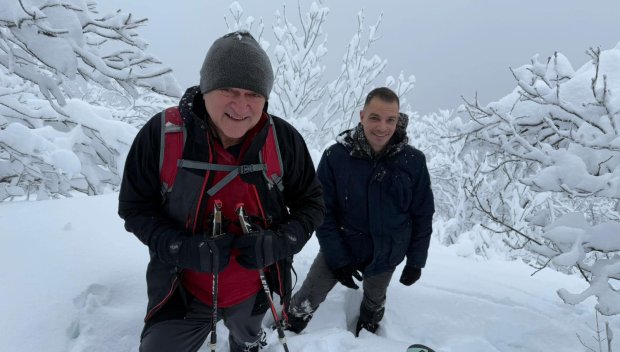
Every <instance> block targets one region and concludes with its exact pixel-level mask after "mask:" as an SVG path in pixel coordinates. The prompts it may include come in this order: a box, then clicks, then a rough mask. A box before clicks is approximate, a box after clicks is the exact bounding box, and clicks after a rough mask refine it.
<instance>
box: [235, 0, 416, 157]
mask: <svg viewBox="0 0 620 352" xmlns="http://www.w3.org/2000/svg"><path fill="white" fill-rule="evenodd" d="M297 11H298V16H297V17H298V18H299V22H298V23H297V22H294V21H293V20H291V19H290V18H289V17H288V16H287V12H286V6H283V9H282V12H280V11H278V12H276V19H275V22H274V25H273V33H274V37H275V41H276V44H275V45H271V44H270V43H269V42H267V41H266V40H264V37H265V36H264V25H263V23H262V21H261V22H260V24H259V26H258V28H257V29H256V30H254V29H253V24H254V22H255V20H254V18H253V17H251V16H249V17H247V18H246V19H244V16H243V9H242V8H241V6H240V5H239V3H238V2H233V3H232V4H231V6H230V8H229V12H230V16H231V18H230V20H226V23H227V25H228V29H229V30H238V29H243V30H248V31H250V32H252V33H253V35H254V37H255V38H257V40H259V42H260V43H261V46H262V47H263V48H264V49H265V50H266V51H267V53H268V54H269V55H270V57H271V61H272V64H273V65H274V73H275V76H276V77H275V82H274V88H273V91H272V93H271V96H270V98H269V104H270V107H269V109H270V111H273V112H274V113H275V114H279V115H280V116H282V117H284V118H285V119H288V120H289V122H291V123H292V124H293V125H295V126H296V127H297V128H298V129H299V130H300V131H301V132H302V134H303V135H304V136H305V137H306V139H307V140H308V141H311V143H312V144H313V145H312V146H313V147H316V149H319V150H320V149H322V147H323V146H324V145H325V144H326V143H328V142H330V141H331V140H333V139H334V137H335V136H336V135H337V134H338V133H339V132H341V131H343V130H344V129H347V128H351V127H353V126H355V124H356V123H357V116H358V115H357V112H358V111H359V110H360V109H361V107H362V105H363V103H364V98H365V97H366V94H367V93H368V92H369V91H370V90H371V89H372V85H373V84H375V82H376V80H377V79H378V77H379V75H380V74H381V73H383V71H384V70H385V67H386V65H387V60H385V59H381V58H380V57H379V56H377V55H373V56H370V54H369V51H370V48H371V47H372V45H373V44H374V43H375V42H376V41H377V40H379V36H378V33H377V31H378V27H379V24H380V23H381V21H382V18H383V16H382V15H381V16H380V17H379V19H378V20H377V22H376V23H375V24H374V25H372V26H369V27H368V33H367V35H366V36H365V35H364V31H365V25H364V13H363V11H360V12H359V13H358V14H357V29H356V32H355V33H354V34H353V37H352V38H351V40H350V41H349V42H348V44H347V45H346V47H345V52H344V55H343V58H342V61H341V62H342V64H341V66H340V72H339V73H338V75H337V77H335V78H334V79H331V80H330V79H329V78H326V77H325V66H324V65H323V62H322V61H323V59H324V58H325V57H326V55H327V52H328V49H327V38H326V36H325V34H324V32H323V26H324V25H325V23H326V21H327V16H328V14H329V8H328V7H326V6H323V5H322V4H321V2H319V3H317V2H312V3H311V4H310V6H309V8H308V9H307V10H305V11H304V10H303V9H302V8H301V5H298V9H297ZM259 38H260V39H259ZM369 56H370V57H369ZM385 82H386V83H385V85H387V86H388V87H391V88H393V89H394V90H395V91H396V92H397V93H398V94H399V95H400V96H401V102H402V103H403V104H402V106H404V103H405V102H406V96H407V95H408V94H410V92H411V91H412V89H413V83H414V82H415V77H414V76H405V75H404V74H403V73H401V74H400V75H399V76H398V77H396V78H394V77H392V76H388V77H387V78H386V79H385Z"/></svg>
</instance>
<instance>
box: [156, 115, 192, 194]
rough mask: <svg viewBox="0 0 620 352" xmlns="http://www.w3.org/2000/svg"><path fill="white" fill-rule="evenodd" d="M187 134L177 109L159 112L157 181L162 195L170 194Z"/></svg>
mask: <svg viewBox="0 0 620 352" xmlns="http://www.w3.org/2000/svg"><path fill="white" fill-rule="evenodd" d="M186 136H187V133H186V130H185V125H184V124H183V118H182V117H181V113H180V112H179V109H178V107H172V108H168V109H166V110H163V111H162V112H161V137H160V138H161V139H160V140H161V143H160V148H159V179H160V180H161V184H162V194H166V193H167V192H170V190H171V189H172V186H173V185H174V180H175V178H176V175H177V169H178V160H180V159H182V158H183V148H184V146H185V139H186Z"/></svg>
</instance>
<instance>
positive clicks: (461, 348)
mask: <svg viewBox="0 0 620 352" xmlns="http://www.w3.org/2000/svg"><path fill="white" fill-rule="evenodd" d="M116 201H117V194H109V195H104V196H97V197H84V198H75V199H64V200H51V201H41V202H14V203H7V202H5V203H0V264H1V265H0V268H1V269H0V282H1V283H2V287H3V290H2V293H1V295H2V296H1V298H2V299H0V312H1V315H0V317H1V318H0V331H1V333H0V351H3V352H24V351H46V352H57V351H58V352H59V351H71V352H77V351H89V352H109V351H119V352H122V351H137V349H138V339H139V333H140V330H141V328H142V318H143V315H144V310H145V305H146V284H145V279H144V276H145V275H144V273H145V267H146V264H147V261H148V253H147V250H146V248H145V247H144V246H143V245H142V244H141V243H140V242H139V241H138V240H137V239H135V238H134V237H133V235H131V234H129V233H127V232H125V230H124V229H123V226H122V222H121V220H120V219H119V218H118V217H117V215H116ZM317 250H318V244H317V242H316V240H315V239H314V238H313V239H312V240H311V242H310V243H309V244H308V245H307V246H306V247H305V248H304V250H303V251H302V253H300V255H298V256H297V257H296V269H297V272H298V274H299V280H300V282H301V280H303V278H304V277H305V275H306V273H307V270H308V268H309V266H310V263H311V262H312V259H313V258H314V255H315V253H316V251H317ZM456 253H457V251H456V250H455V248H454V247H452V248H446V247H442V246H440V245H438V244H437V243H436V242H433V243H432V245H431V252H430V255H429V261H428V264H427V268H426V269H425V270H424V271H423V275H422V279H421V280H420V281H419V282H418V283H416V284H415V285H414V286H411V287H405V286H403V285H401V284H400V283H398V276H399V275H400V269H401V268H398V269H397V274H396V275H394V278H393V283H392V285H391V286H390V288H389V291H388V302H387V306H386V314H385V318H384V320H383V325H382V327H381V328H380V330H379V332H378V335H377V336H375V335H372V334H369V333H363V334H362V336H360V337H359V338H355V337H354V336H353V334H352V333H351V332H350V330H351V326H352V324H354V322H355V319H356V314H357V313H356V312H357V308H358V305H359V302H360V300H361V291H353V290H350V289H345V288H344V287H342V286H340V285H338V286H336V288H335V289H334V290H333V291H332V293H330V295H329V296H328V298H327V301H326V302H325V304H324V305H322V306H321V308H320V309H319V311H318V312H317V314H316V315H315V318H314V319H313V320H312V321H311V323H310V325H309V326H308V328H307V329H306V331H305V332H304V333H302V334H301V335H298V336H296V335H294V334H291V333H288V343H289V348H290V350H291V351H292V352H293V351H294V352H310V351H313V352H314V351H377V350H381V351H404V350H405V348H406V347H407V346H408V345H409V344H411V343H414V342H417V343H425V344H428V345H430V346H434V347H435V348H436V349H437V351H438V352H439V351H441V352H495V351H502V352H503V351H507V352H509V351H528V352H529V351H532V352H536V351H541V352H542V351H545V352H549V351H562V352H568V351H584V350H586V349H585V348H584V347H583V346H582V345H581V344H580V342H579V340H578V338H577V334H579V335H580V336H581V338H582V339H583V340H584V341H588V343H590V344H591V345H592V346H593V347H594V343H591V342H592V337H593V335H594V332H593V330H592V328H591V326H594V325H595V315H594V310H593V304H594V302H593V300H589V301H586V303H584V304H580V305H578V306H576V307H573V306H568V305H565V304H563V303H561V301H560V299H559V298H558V297H557V295H556V294H555V290H556V289H557V288H560V287H564V288H567V289H569V290H570V291H575V292H576V291H580V290H583V289H584V288H585V284H584V283H583V282H582V281H581V280H580V279H579V278H577V277H570V276H566V275H563V274H560V273H557V272H554V271H551V270H543V271H541V272H539V273H538V274H536V275H535V276H533V277H532V276H530V275H531V273H532V271H533V269H532V268H530V267H528V266H527V265H525V264H522V263H519V262H505V261H481V260H477V259H475V258H464V257H460V256H458V255H457V254H456ZM609 321H610V324H611V327H612V329H613V330H614V331H616V332H620V319H618V318H612V319H609ZM265 323H266V324H270V318H266V320H265ZM218 332H219V334H218V336H219V337H220V339H219V340H220V343H219V344H218V345H219V346H218V351H227V350H228V346H227V342H226V341H227V339H226V334H227V332H226V329H225V328H224V327H223V326H222V325H221V324H220V325H218ZM617 340H620V339H616V341H614V344H613V346H614V348H615V349H620V341H617ZM269 342H270V344H269V346H268V348H267V351H282V350H283V349H282V347H281V346H280V345H279V343H278V342H277V339H276V335H275V333H271V335H269ZM202 350H203V351H207V348H206V346H204V347H203V349H202Z"/></svg>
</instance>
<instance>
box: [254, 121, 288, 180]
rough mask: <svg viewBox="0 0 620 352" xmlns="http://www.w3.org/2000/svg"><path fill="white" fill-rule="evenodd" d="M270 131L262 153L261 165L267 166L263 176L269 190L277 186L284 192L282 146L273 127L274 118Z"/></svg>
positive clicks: (270, 124)
mask: <svg viewBox="0 0 620 352" xmlns="http://www.w3.org/2000/svg"><path fill="white" fill-rule="evenodd" d="M268 123H269V129H268V131H267V138H266V139H265V145H264V146H263V148H262V149H261V151H260V154H259V160H260V162H261V163H263V164H265V165H267V167H266V168H265V169H264V170H263V176H264V177H265V179H266V180H267V185H268V186H269V188H270V189H271V188H273V186H276V187H277V188H278V191H280V192H282V191H283V190H284V183H283V182H282V175H283V170H284V167H283V166H282V155H281V154H280V145H279V143H278V136H277V135H276V131H275V126H274V125H273V118H272V117H271V116H269V121H268Z"/></svg>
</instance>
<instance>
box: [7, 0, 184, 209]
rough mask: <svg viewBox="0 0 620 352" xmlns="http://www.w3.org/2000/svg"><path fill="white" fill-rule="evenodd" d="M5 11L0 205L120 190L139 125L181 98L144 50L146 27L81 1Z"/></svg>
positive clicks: (44, 0) (57, 0) (34, 2)
mask: <svg viewBox="0 0 620 352" xmlns="http://www.w3.org/2000/svg"><path fill="white" fill-rule="evenodd" d="M2 6H3V7H2V10H1V11H0V201H2V200H4V199H12V198H14V197H20V198H24V197H26V198H28V199H29V198H31V196H32V195H33V194H36V198H37V199H45V198H48V197H58V196H70V195H71V193H72V192H74V191H79V192H83V193H86V194H99V193H101V192H104V191H105V190H107V189H115V187H116V186H117V185H118V184H119V182H120V172H122V170H121V168H122V165H123V160H122V158H123V155H124V151H126V150H127V149H128V147H129V144H130V143H131V141H132V139H133V137H134V135H135V133H136V129H135V126H140V125H141V124H142V123H143V122H144V119H145V118H146V117H147V116H150V115H151V114H152V113H153V112H155V111H156V110H158V109H159V108H161V107H162V106H163V105H168V104H169V103H170V102H171V101H170V102H169V101H168V99H167V97H168V96H179V95H180V89H179V86H178V83H177V82H176V80H175V79H174V77H173V76H172V74H171V70H170V68H168V67H166V66H164V65H162V64H161V63H160V62H159V61H158V60H157V59H156V58H154V57H153V56H151V55H148V54H146V53H145V51H144V50H145V49H146V47H147V43H146V42H144V41H143V40H142V39H141V38H140V37H139V36H138V34H137V32H136V28H138V27H139V26H141V25H143V24H144V23H145V21H146V19H135V18H134V17H133V16H132V15H131V14H126V13H123V12H121V11H117V12H114V13H107V14H100V13H98V12H97V9H96V6H95V3H94V2H92V1H81V0H17V1H12V2H10V1H5V2H3V5H2Z"/></svg>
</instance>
